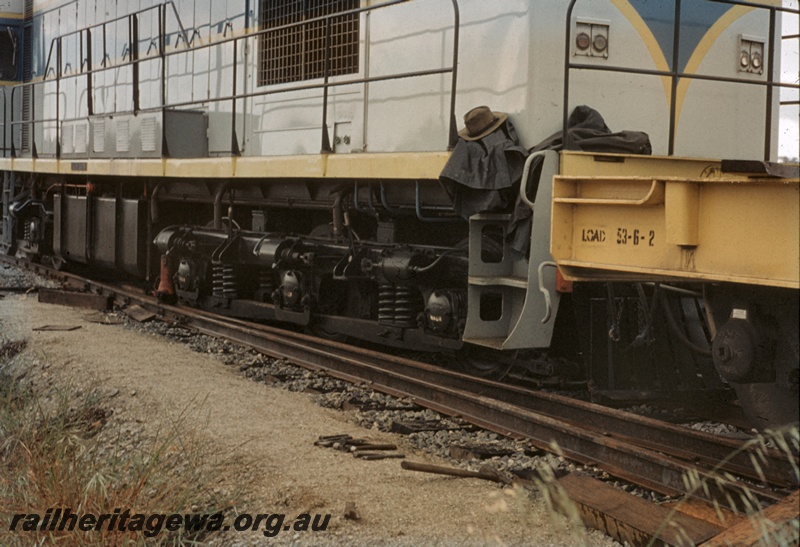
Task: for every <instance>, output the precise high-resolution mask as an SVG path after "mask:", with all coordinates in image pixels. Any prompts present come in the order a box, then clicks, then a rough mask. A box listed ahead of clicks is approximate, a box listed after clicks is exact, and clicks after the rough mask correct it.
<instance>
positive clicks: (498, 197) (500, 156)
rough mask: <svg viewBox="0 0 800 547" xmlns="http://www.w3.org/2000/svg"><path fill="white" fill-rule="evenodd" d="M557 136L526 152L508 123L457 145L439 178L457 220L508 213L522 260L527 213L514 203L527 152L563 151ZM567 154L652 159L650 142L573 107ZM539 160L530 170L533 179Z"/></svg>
mask: <svg viewBox="0 0 800 547" xmlns="http://www.w3.org/2000/svg"><path fill="white" fill-rule="evenodd" d="M562 137H563V135H562V132H561V131H559V132H558V133H554V134H553V135H551V136H550V137H548V138H546V139H545V140H543V141H542V142H540V143H539V144H537V145H536V146H534V147H533V148H531V149H530V151H528V150H526V149H525V148H523V147H522V146H520V144H519V139H518V138H517V133H516V131H515V130H514V126H513V125H512V124H511V121H510V120H507V121H506V122H505V123H504V124H503V125H501V126H500V127H499V128H498V129H497V130H496V131H494V132H492V133H490V134H489V135H487V136H486V137H484V138H483V139H480V140H477V141H466V140H464V139H459V140H458V143H457V144H456V147H455V148H454V149H453V154H452V155H451V156H450V159H449V160H448V161H447V164H446V165H445V166H444V169H443V170H442V172H441V174H440V175H439V178H440V179H441V180H442V181H443V182H444V183H445V184H448V185H449V186H450V187H451V188H452V191H453V194H454V207H455V211H456V214H458V215H459V216H460V217H462V218H465V219H469V217H470V216H472V215H473V214H476V213H488V212H495V213H498V212H502V213H509V212H513V214H512V219H511V222H510V224H509V229H508V234H509V235H508V237H509V238H510V239H511V240H512V242H511V247H512V249H514V250H516V251H518V252H519V253H521V254H527V253H528V249H529V247H530V235H531V234H530V232H531V221H530V217H531V213H532V212H531V210H530V208H529V207H528V206H527V205H525V204H524V203H522V201H521V200H520V199H519V185H520V181H521V179H522V169H523V166H524V164H525V158H526V157H527V156H528V154H529V152H538V151H540V150H562V149H564V146H563V145H562V142H561V141H562ZM567 141H568V146H567V147H566V149H567V150H580V151H585V152H606V153H620V154H645V155H649V154H651V153H652V148H651V146H650V138H649V137H648V136H647V134H646V133H642V132H640V131H620V132H618V133H612V131H611V130H610V129H609V128H608V126H607V125H606V123H605V120H604V119H603V117H602V116H601V115H600V113H599V112H597V111H596V110H594V109H593V108H591V107H588V106H578V107H576V108H575V110H573V111H572V114H571V115H570V117H569V120H568V121H567ZM540 163H541V160H537V161H535V162H534V164H533V165H532V166H531V171H530V172H531V175H530V176H532V177H536V178H537V179H538V176H539V172H540V168H541V165H540ZM538 182H539V181H538V180H536V181H535V183H529V184H528V197H529V198H530V199H531V201H534V199H535V197H536V189H537V188H538Z"/></svg>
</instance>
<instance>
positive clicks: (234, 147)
mask: <svg viewBox="0 0 800 547" xmlns="http://www.w3.org/2000/svg"><path fill="white" fill-rule="evenodd" d="M231 44H233V81H232V82H231V88H232V89H231V91H232V92H231V103H232V104H231V154H232V155H234V156H241V155H242V151H241V149H240V148H239V139H238V138H237V136H236V78H237V77H238V74H237V67H238V64H239V47H238V46H239V39H238V38H235V39H234V40H233V41H232V42H231Z"/></svg>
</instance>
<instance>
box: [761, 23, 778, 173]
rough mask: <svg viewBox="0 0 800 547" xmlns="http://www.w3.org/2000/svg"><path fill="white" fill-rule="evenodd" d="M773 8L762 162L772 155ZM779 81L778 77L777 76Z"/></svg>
mask: <svg viewBox="0 0 800 547" xmlns="http://www.w3.org/2000/svg"><path fill="white" fill-rule="evenodd" d="M775 33H776V29H775V8H774V7H770V8H769V43H768V44H767V48H768V49H767V105H766V115H765V119H764V161H769V160H770V155H771V153H772V100H773V86H774V84H775V82H774V77H775V72H774V70H775V41H776V40H775ZM778 78H779V79H780V76H778ZM778 108H780V107H778Z"/></svg>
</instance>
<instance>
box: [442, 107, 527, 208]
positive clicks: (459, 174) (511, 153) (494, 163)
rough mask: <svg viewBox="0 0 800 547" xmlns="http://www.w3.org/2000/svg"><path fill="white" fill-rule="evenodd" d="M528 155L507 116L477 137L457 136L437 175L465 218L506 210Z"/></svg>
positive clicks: (512, 201) (512, 198) (510, 204)
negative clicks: (479, 137) (447, 158)
mask: <svg viewBox="0 0 800 547" xmlns="http://www.w3.org/2000/svg"><path fill="white" fill-rule="evenodd" d="M527 155H528V151H527V150H526V149H525V148H524V147H522V146H520V144H519V139H518V137H517V132H516V130H515V129H514V126H513V124H512V123H511V121H510V120H506V122H505V123H503V124H502V125H501V126H500V127H498V128H497V129H496V130H495V131H493V132H491V133H489V134H488V135H486V136H485V137H483V138H482V139H480V140H476V141H467V140H464V139H458V143H456V146H455V148H454V149H453V153H452V154H451V155H450V159H449V160H448V161H447V163H446V164H445V166H444V169H443V170H442V172H441V174H440V175H439V179H440V180H442V181H443V182H444V183H445V184H447V185H449V186H450V188H451V189H452V191H453V194H454V209H455V211H456V214H457V215H458V216H460V217H461V218H464V219H468V218H469V217H471V216H472V215H474V214H476V213H484V212H490V211H509V210H510V209H511V207H513V205H514V203H515V196H516V191H517V190H515V186H516V188H517V189H518V188H519V181H520V180H521V179H522V167H523V166H524V164H525V157H526V156H527Z"/></svg>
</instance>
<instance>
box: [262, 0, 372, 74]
mask: <svg viewBox="0 0 800 547" xmlns="http://www.w3.org/2000/svg"><path fill="white" fill-rule="evenodd" d="M260 7H261V10H260V18H259V21H260V23H261V28H262V29H272V28H278V27H283V26H286V25H293V26H290V27H288V28H284V29H281V30H276V31H275V32H269V33H265V34H263V35H261V38H260V48H259V49H260V55H259V74H258V84H259V85H262V86H263V85H271V84H281V83H286V82H296V81H300V80H311V79H314V78H322V77H324V75H325V45H326V28H327V27H328V24H330V38H329V43H330V48H331V49H330V65H329V67H330V68H329V71H328V74H329V75H330V76H337V75H340V74H353V73H356V72H358V39H359V15H358V14H357V13H356V14H350V15H343V16H341V17H332V18H331V19H330V23H328V22H327V21H326V20H325V19H320V20H318V21H310V22H308V23H303V21H309V20H312V19H315V18H318V17H325V16H328V15H335V14H337V13H343V12H346V11H349V10H353V9H357V8H358V7H359V0H290V1H286V0H261V3H260ZM295 23H296V24H295ZM301 23H302V24H301Z"/></svg>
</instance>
